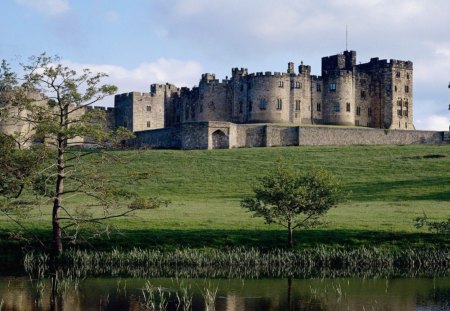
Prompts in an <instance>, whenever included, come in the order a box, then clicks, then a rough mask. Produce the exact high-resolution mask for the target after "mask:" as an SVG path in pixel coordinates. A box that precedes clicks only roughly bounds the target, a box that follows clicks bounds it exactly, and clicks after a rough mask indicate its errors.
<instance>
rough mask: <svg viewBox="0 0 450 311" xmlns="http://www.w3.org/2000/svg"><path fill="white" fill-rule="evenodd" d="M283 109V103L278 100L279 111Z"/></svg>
mask: <svg viewBox="0 0 450 311" xmlns="http://www.w3.org/2000/svg"><path fill="white" fill-rule="evenodd" d="M282 108H283V101H282V100H281V98H278V99H277V110H281V109H282Z"/></svg>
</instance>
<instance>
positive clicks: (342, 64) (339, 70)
mask: <svg viewBox="0 0 450 311" xmlns="http://www.w3.org/2000/svg"><path fill="white" fill-rule="evenodd" d="M355 63H356V52H355V51H345V52H344V53H343V54H337V55H333V56H329V57H323V58H322V79H323V88H324V89H323V92H322V96H323V97H322V102H323V122H324V123H325V124H336V125H348V126H351V125H354V124H355V75H354V66H355Z"/></svg>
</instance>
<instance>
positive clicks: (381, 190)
mask: <svg viewBox="0 0 450 311" xmlns="http://www.w3.org/2000/svg"><path fill="white" fill-rule="evenodd" d="M444 185H446V186H448V188H450V179H449V178H448V177H435V178H425V179H420V180H399V181H376V182H373V183H357V184H352V185H351V186H350V187H348V190H351V191H352V195H351V197H352V199H355V200H356V199H357V200H364V201H373V200H375V201H378V200H396V201H398V200H402V201H411V200H435V201H450V191H445V190H443V191H439V192H437V191H433V190H434V189H432V188H431V187H439V188H442V186H444ZM426 188H430V190H431V191H430V192H431V193H423V192H424V189H426ZM393 190H394V191H393ZM418 193H419V194H418Z"/></svg>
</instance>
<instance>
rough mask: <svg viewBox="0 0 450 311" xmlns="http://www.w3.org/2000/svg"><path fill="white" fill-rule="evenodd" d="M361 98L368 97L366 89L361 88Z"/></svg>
mask: <svg viewBox="0 0 450 311" xmlns="http://www.w3.org/2000/svg"><path fill="white" fill-rule="evenodd" d="M361 98H362V99H365V98H366V91H363V90H361Z"/></svg>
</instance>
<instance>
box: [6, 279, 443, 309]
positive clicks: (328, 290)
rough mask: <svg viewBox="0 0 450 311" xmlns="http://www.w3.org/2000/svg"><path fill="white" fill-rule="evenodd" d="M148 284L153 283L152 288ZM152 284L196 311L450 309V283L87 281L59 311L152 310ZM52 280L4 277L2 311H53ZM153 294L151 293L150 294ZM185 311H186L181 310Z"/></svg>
mask: <svg viewBox="0 0 450 311" xmlns="http://www.w3.org/2000/svg"><path fill="white" fill-rule="evenodd" d="M146 282H147V283H146ZM145 284H151V286H153V287H154V288H155V289H156V288H157V287H159V288H160V289H161V290H162V291H163V292H164V293H165V294H164V295H166V297H168V298H169V301H168V305H167V310H176V304H177V299H176V295H175V293H176V292H178V293H179V295H181V288H185V289H186V288H189V291H190V292H191V293H192V294H193V300H192V304H193V309H192V310H195V311H197V310H205V309H206V306H205V297H206V295H207V294H206V293H207V291H209V293H216V295H215V299H214V301H215V302H214V306H215V310H217V311H266V310H267V311H269V310H271V311H272V310H283V311H284V310H309V311H316V310H317V311H319V310H338V311H339V310H386V311H387V310H428V311H434V310H450V278H410V279H405V278H398V279H384V278H381V279H380V278H368V279H363V278H341V279H259V280H239V279H231V280H228V279H175V278H173V279H168V278H165V279H164V278H160V279H149V280H145V279H133V278H112V277H111V278H86V279H82V280H66V281H63V282H60V284H59V286H58V287H59V294H58V295H57V297H56V299H55V301H56V308H55V309H57V310H67V311H69V310H148V309H146V307H145V302H146V301H145V299H144V296H143V291H142V288H143V287H144V286H145ZM50 288H51V282H50V280H48V279H47V280H41V281H39V280H32V279H30V278H28V277H0V301H2V300H3V305H2V308H1V310H2V311H5V310H17V311H19V310H51V309H52V308H51V304H50V292H51V291H50ZM147 294H148V293H147ZM180 309H181V308H180Z"/></svg>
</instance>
